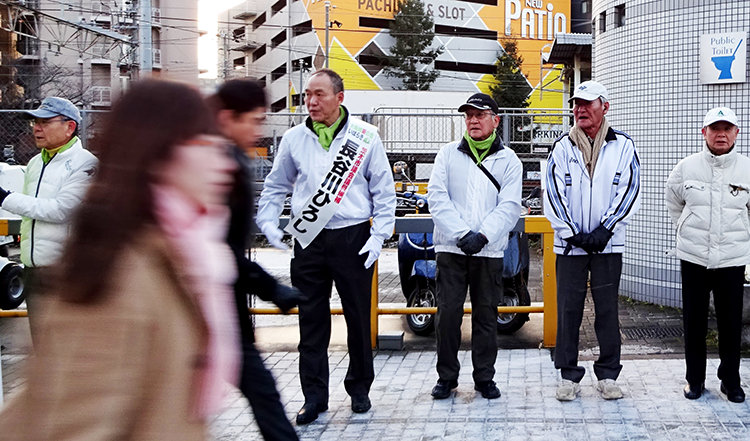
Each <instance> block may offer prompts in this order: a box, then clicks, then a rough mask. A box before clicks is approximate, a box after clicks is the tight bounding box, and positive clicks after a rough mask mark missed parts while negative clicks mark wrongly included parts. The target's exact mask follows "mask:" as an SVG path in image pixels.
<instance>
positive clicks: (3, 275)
mask: <svg viewBox="0 0 750 441" xmlns="http://www.w3.org/2000/svg"><path fill="white" fill-rule="evenodd" d="M25 299H26V292H25V290H24V289H23V268H21V266H19V265H16V264H15V263H10V264H8V265H5V267H4V268H3V269H2V270H1V271H0V309H6V310H7V309H16V308H18V305H20V304H21V303H23V301H24V300H25Z"/></svg>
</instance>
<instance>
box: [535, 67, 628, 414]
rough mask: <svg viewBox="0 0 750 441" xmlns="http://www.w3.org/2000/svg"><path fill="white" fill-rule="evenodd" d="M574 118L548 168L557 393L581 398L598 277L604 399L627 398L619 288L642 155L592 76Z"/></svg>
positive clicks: (579, 94) (578, 94) (579, 92)
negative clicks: (612, 118)
mask: <svg viewBox="0 0 750 441" xmlns="http://www.w3.org/2000/svg"><path fill="white" fill-rule="evenodd" d="M570 101H573V103H574V104H573V117H574V118H575V124H574V125H573V127H572V128H571V130H570V132H569V133H566V134H564V135H563V136H562V137H560V138H559V139H558V140H557V141H555V144H554V145H553V146H552V151H551V152H550V155H549V158H548V160H547V169H546V171H545V173H544V188H545V190H546V191H545V197H544V215H545V216H546V217H547V219H549V221H550V223H551V224H552V228H553V229H554V230H555V246H554V251H555V254H556V255H557V259H556V271H557V342H556V347H555V367H556V368H557V369H559V370H560V376H561V381H560V385H559V386H558V388H557V392H556V394H555V397H556V398H557V399H558V400H560V401H571V400H574V399H575V398H576V397H577V396H578V393H579V392H580V390H581V386H580V382H581V380H582V379H583V377H584V374H585V369H584V368H583V367H582V366H578V337H579V329H580V327H581V320H582V319H583V307H584V302H585V300H586V292H587V287H588V284H589V277H590V281H591V297H592V299H593V301H594V312H595V314H596V318H595V321H594V330H595V331H596V339H597V341H598V342H599V358H598V359H597V360H596V361H595V362H594V374H595V375H596V378H597V379H598V382H597V384H596V388H597V390H598V391H599V392H600V393H601V396H602V398H604V399H606V400H616V399H619V398H622V390H621V389H620V387H619V386H618V385H617V384H616V383H615V380H617V377H618V376H619V374H620V370H622V365H621V364H620V323H619V317H618V312H617V294H618V290H619V286H620V273H621V270H622V252H623V250H624V248H625V227H626V225H627V224H628V222H629V221H630V219H632V217H633V215H634V214H635V212H636V211H638V208H639V207H640V162H639V160H638V153H637V151H636V149H635V145H634V144H633V140H632V139H630V137H629V136H628V135H627V134H625V133H623V132H620V131H617V130H614V129H612V128H611V127H610V126H609V123H608V122H607V119H606V118H605V117H604V115H606V114H607V111H608V110H609V102H608V99H607V89H605V88H604V86H602V85H601V84H599V83H597V82H595V81H585V82H583V83H581V84H580V85H579V86H578V87H577V88H576V90H575V94H574V95H573V97H572V98H571V99H570Z"/></svg>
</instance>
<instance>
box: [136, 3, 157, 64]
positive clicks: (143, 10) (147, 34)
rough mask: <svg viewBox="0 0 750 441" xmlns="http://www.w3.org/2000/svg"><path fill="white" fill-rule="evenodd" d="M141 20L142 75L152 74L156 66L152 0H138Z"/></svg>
mask: <svg viewBox="0 0 750 441" xmlns="http://www.w3.org/2000/svg"><path fill="white" fill-rule="evenodd" d="M138 1H139V6H140V8H139V12H140V16H141V19H140V22H139V24H138V47H139V49H140V51H139V54H138V55H139V58H140V74H139V75H140V76H144V77H145V76H151V70H152V69H153V66H154V56H153V52H152V41H151V20H152V18H151V0H138Z"/></svg>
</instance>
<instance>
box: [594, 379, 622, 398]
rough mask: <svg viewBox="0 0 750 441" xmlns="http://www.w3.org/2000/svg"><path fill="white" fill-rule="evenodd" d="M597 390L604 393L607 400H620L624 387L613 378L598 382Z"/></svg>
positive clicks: (603, 396) (603, 395)
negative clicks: (621, 387)
mask: <svg viewBox="0 0 750 441" xmlns="http://www.w3.org/2000/svg"><path fill="white" fill-rule="evenodd" d="M596 390H598V391H599V392H601V393H602V398H604V399H605V400H619V399H620V398H622V389H620V386H618V385H617V384H615V380H613V379H611V378H606V379H604V380H599V381H598V382H597V383H596Z"/></svg>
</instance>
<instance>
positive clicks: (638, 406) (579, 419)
mask: <svg viewBox="0 0 750 441" xmlns="http://www.w3.org/2000/svg"><path fill="white" fill-rule="evenodd" d="M297 357H298V354H297V353H293V352H283V353H282V352H277V353H272V354H268V358H267V359H266V363H267V365H268V366H269V367H271V369H272V371H273V373H274V375H275V376H276V378H277V379H278V387H279V390H280V391H281V395H282V400H283V402H284V404H285V406H286V410H287V416H288V417H289V418H290V419H293V417H294V414H295V412H296V411H297V410H298V409H299V408H300V407H301V406H302V404H303V397H302V394H301V392H300V389H299V383H298V379H297V374H296V371H297ZM460 358H461V360H462V366H463V367H464V368H463V369H462V373H461V376H460V378H459V386H458V389H457V393H455V394H454V395H452V397H451V398H450V399H447V400H433V399H432V398H431V397H430V395H429V394H430V390H431V389H432V387H433V386H434V383H435V381H436V374H435V360H436V358H435V354H434V352H428V351H411V352H389V351H381V352H379V353H377V355H376V357H375V372H376V377H375V382H374V384H373V387H372V392H371V394H370V397H371V399H372V403H373V408H372V410H371V411H370V412H368V413H365V414H354V413H352V412H351V410H350V408H349V406H350V404H351V402H350V400H349V398H348V396H347V395H346V392H345V391H344V387H343V378H344V375H345V373H346V366H347V356H346V353H344V352H334V353H331V355H330V358H329V361H330V368H331V399H330V403H329V406H330V407H329V410H328V411H327V412H325V413H322V414H321V415H320V418H319V419H318V420H317V421H315V422H313V423H312V424H310V425H307V426H298V427H297V430H298V432H299V434H300V438H301V439H309V440H349V439H358V438H362V439H366V440H394V441H395V440H438V439H444V440H464V439H466V440H468V439H481V440H519V441H520V440H540V441H541V440H545V441H546V440H680V441H685V440H729V439H750V404H748V403H742V404H735V403H730V402H729V401H727V400H726V397H725V396H724V395H723V394H721V393H720V392H719V390H718V380H716V379H715V377H714V373H715V372H716V368H717V365H718V360H715V359H711V360H709V367H708V373H709V379H708V381H707V389H706V392H705V395H704V396H703V397H702V398H701V399H699V400H696V401H689V400H687V399H685V398H684V397H683V396H682V386H683V385H684V380H683V378H684V360H680V359H648V360H625V361H623V365H624V369H623V371H622V374H621V376H620V379H619V383H620V384H621V386H622V387H623V390H624V393H625V397H624V398H623V399H621V400H618V401H605V400H603V399H602V398H601V397H600V396H599V395H598V393H597V392H596V390H595V386H594V385H595V378H594V376H593V373H592V372H591V369H592V362H584V363H582V365H583V366H585V367H586V368H587V371H588V373H587V376H586V377H585V378H584V380H583V382H582V386H583V387H582V391H581V395H580V398H579V399H577V400H576V401H573V402H568V403H561V402H559V401H557V400H556V399H555V398H554V393H555V387H556V385H557V372H556V371H555V369H554V366H553V364H552V361H551V360H550V355H549V351H547V350H538V349H520V350H508V351H500V352H499V353H498V360H497V363H496V368H497V374H496V375H495V380H496V381H497V383H498V386H499V387H500V390H501V392H502V397H500V398H499V399H497V400H486V399H483V398H482V397H481V395H479V393H478V392H475V391H474V390H473V381H472V379H471V353H470V352H468V351H461V353H460ZM741 375H742V378H743V379H744V380H745V381H747V380H748V379H750V360H743V362H742V369H741ZM211 429H212V433H213V434H214V435H215V436H216V437H217V439H219V440H223V441H230V440H255V439H260V435H259V432H258V430H257V427H256V425H255V423H254V421H253V418H252V415H251V412H250V410H249V409H248V408H247V403H246V401H245V400H244V398H241V397H240V396H239V394H237V393H235V394H234V398H233V400H232V402H231V405H230V407H229V409H228V410H227V411H225V412H224V413H223V414H221V415H220V416H219V417H218V418H216V420H215V421H214V422H213V423H212V426H211Z"/></svg>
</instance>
